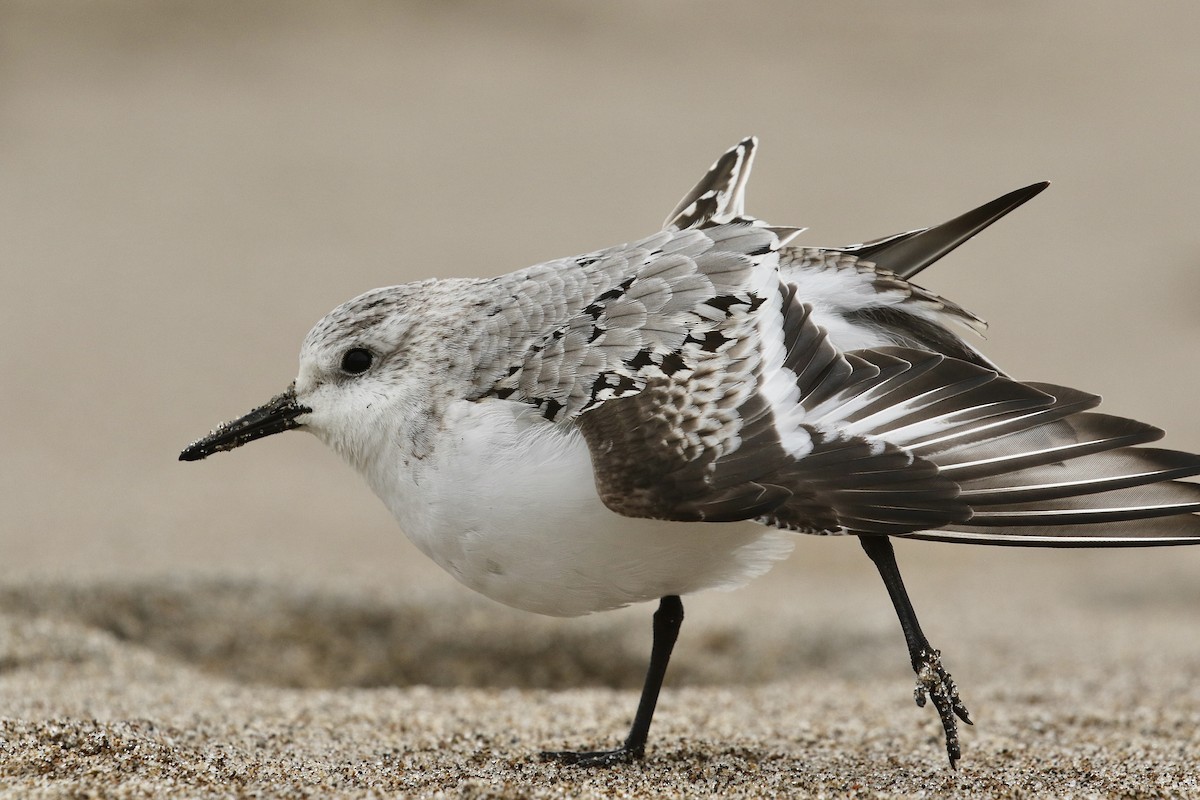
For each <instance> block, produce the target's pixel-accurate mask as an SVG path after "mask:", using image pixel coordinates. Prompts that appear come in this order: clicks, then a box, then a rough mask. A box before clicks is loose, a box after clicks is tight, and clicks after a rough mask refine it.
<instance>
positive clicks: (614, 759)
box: [541, 745, 645, 767]
mask: <svg viewBox="0 0 1200 800" xmlns="http://www.w3.org/2000/svg"><path fill="white" fill-rule="evenodd" d="M541 755H542V760H543V761H557V762H559V763H560V764H570V765H571V766H575V767H614V766H616V765H617V764H629V763H631V762H633V761H637V760H639V759H641V757H642V756H643V755H645V748H644V747H628V746H626V745H622V746H621V747H618V748H617V749H616V750H593V751H590V752H581V753H577V752H575V751H573V750H544V751H542V754H541Z"/></svg>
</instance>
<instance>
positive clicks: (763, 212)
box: [0, 0, 1200, 669]
mask: <svg viewBox="0 0 1200 800" xmlns="http://www.w3.org/2000/svg"><path fill="white" fill-rule="evenodd" d="M1198 27H1200V13H1198V12H1197V10H1196V6H1195V5H1194V4H1193V3H1189V2H1164V3H1156V4H1153V5H1152V6H1145V5H1136V4H1128V3H1122V2H1096V1H1095V0H1088V1H1087V2H1084V1H1083V0H1074V1H1070V2H1060V3H1054V4H1046V3H1037V2H1011V3H1003V4H1000V3H983V2H968V3H952V2H945V1H944V0H920V1H919V2H910V3H905V4H878V3H868V2H855V1H851V2H842V3H836V4H832V3H829V4H816V3H813V4H805V3H795V2H790V0H776V1H775V2H758V3H743V4H736V5H735V4H730V3H720V2H713V1H711V0H692V1H691V2H683V1H682V0H660V1H659V2H653V3H647V2H642V1H641V0H609V1H608V2H603V3H600V2H585V1H584V0H553V1H551V0H515V1H511V2H506V3H503V4H500V3H488V2H482V1H481V0H475V1H473V0H459V1H456V2H368V1H355V2H344V3H336V4H330V3H322V2H315V0H313V1H310V2H304V1H303V0H300V1H297V0H289V2H269V1H268V2H254V3H245V2H211V1H210V0H205V1H204V2H199V1H195V2H192V1H188V0H175V1H172V2H126V1H122V0H90V1H89V2H82V1H80V2H60V3H45V2H40V1H37V2H35V1H34V0H29V1H28V2H23V1H22V0H0V375H2V377H0V420H2V421H3V424H2V425H0V496H2V497H3V501H4V514H3V517H2V518H0V579H8V580H27V579H35V578H42V577H46V578H62V579H66V580H82V579H84V578H87V579H89V580H90V579H94V578H99V579H107V578H115V579H120V580H124V579H129V578H137V577H139V576H162V575H172V576H174V575H194V574H200V575H212V574H217V575H222V576H235V577H236V576H262V575H268V576H273V577H274V578H277V579H281V580H285V581H294V582H296V583H298V584H301V585H311V586H314V587H320V586H324V585H327V584H332V583H349V584H353V585H356V586H396V585H403V586H418V585H420V586H431V587H433V588H434V589H435V590H437V591H441V590H446V591H447V592H457V591H459V590H458V589H457V587H454V585H453V583H452V580H451V579H450V578H449V577H447V576H444V575H442V574H441V573H440V572H439V571H438V570H437V568H436V567H434V566H433V565H432V564H430V563H428V562H427V561H426V560H425V559H424V558H423V557H422V556H420V555H419V554H418V553H417V552H416V551H415V550H414V549H413V548H411V547H410V546H409V545H408V544H407V542H406V541H405V540H404V538H403V537H402V536H401V534H400V532H399V531H398V530H397V529H396V527H395V524H394V523H393V521H392V520H391V518H390V517H389V515H388V514H387V512H386V511H385V509H384V508H383V506H382V504H380V503H379V502H378V501H377V500H376V499H375V498H374V497H373V496H372V494H371V493H370V491H369V490H368V489H367V488H366V486H365V485H364V484H363V483H362V482H361V480H360V479H359V478H358V476H357V475H355V474H353V473H352V471H351V470H350V469H348V468H347V467H346V466H344V465H343V464H342V463H340V461H339V460H338V459H337V458H336V456H334V455H333V454H332V453H331V452H328V451H326V450H325V449H324V448H323V447H322V446H321V445H320V444H319V443H318V442H317V441H316V440H315V439H312V438H311V437H307V436H304V435H300V434H291V435H288V436H280V437H275V438H272V439H270V440H268V441H265V442H263V443H261V444H255V445H254V446H253V447H250V448H246V449H245V450H241V451H238V452H237V453H235V454H232V455H223V456H219V457H217V458H214V459H211V460H209V461H205V462H203V463H200V464H181V463H178V462H177V461H176V456H177V454H178V452H179V450H180V449H181V448H182V447H183V446H184V445H186V444H187V443H188V442H190V441H192V440H193V439H195V438H198V437H199V436H201V435H203V434H205V433H206V432H207V431H208V430H209V429H210V428H211V427H213V426H215V425H216V424H217V423H218V422H221V421H223V420H225V419H229V418H231V417H234V416H237V415H239V414H241V413H242V412H244V411H247V410H249V409H250V408H251V407H252V406H255V405H258V404H259V403H261V402H263V401H265V400H266V399H267V398H268V397H270V396H271V395H272V394H274V393H276V392H278V391H279V390H281V389H282V388H283V387H284V386H286V385H287V383H288V382H289V381H290V380H291V379H292V377H293V375H294V371H295V364H296V356H297V352H298V348H299V344H300V341H301V339H302V338H303V336H304V334H305V333H306V331H307V330H308V328H309V327H310V326H311V325H312V323H313V322H315V321H316V320H317V319H319V318H320V317H321V316H322V315H323V314H324V313H325V312H326V311H328V310H329V309H330V308H332V307H333V306H335V305H337V304H338V303H340V302H342V301H343V300H345V299H348V298H349V297H351V296H354V295H356V294H358V293H360V292H362V291H364V290H367V289H370V288H373V287H376V286H381V285H387V284H393V283H399V282H404V281H409V280H414V279H418V278H424V277H429V276H457V275H492V274H497V273H500V272H504V271H508V270H511V269H515V268H519V267H522V266H525V265H528V264H532V263H535V262H539V261H543V260H546V259H549V258H554V257H558V256H565V255H570V254H575V253H579V252H584V251H587V250H590V249H593V248H598V247H602V246H607V245H611V244H616V243H618V242H622V241H627V240H629V239H633V238H636V237H639V236H642V235H645V234H648V233H651V232H653V231H654V230H657V228H658V226H659V225H660V223H661V220H662V219H663V217H664V216H665V214H666V213H667V212H668V211H669V210H670V209H671V208H672V207H673V206H674V204H675V203H676V201H677V200H678V199H679V197H680V196H681V195H682V194H683V193H684V192H685V191H686V190H687V189H688V188H689V187H690V186H691V185H692V183H693V182H694V181H695V180H696V179H697V178H699V176H700V175H701V174H702V173H703V172H704V170H705V169H706V168H707V167H708V165H709V164H710V163H711V162H712V161H713V160H714V159H715V158H716V157H717V155H718V154H720V153H721V152H722V151H723V150H724V149H725V148H727V147H728V146H730V145H731V144H733V143H734V142H736V141H737V140H738V139H739V138H741V137H743V136H746V135H749V134H756V135H757V136H759V137H760V140H761V150H760V152H759V157H758V161H757V171H756V173H755V175H754V179H753V181H752V184H751V188H750V192H749V197H750V203H751V210H752V212H753V213H755V214H756V215H758V216H760V217H763V218H766V219H769V220H771V221H773V222H776V223H779V224H797V225H807V226H809V228H810V230H809V232H808V233H807V234H805V235H804V241H807V242H811V243H814V244H829V245H836V244H845V243H850V242H855V241H861V240H864V239H868V238H873V237H877V236H882V235H885V234H890V233H894V232H897V231H901V230H904V229H909V228H914V227H921V226H925V225H930V224H933V223H937V222H941V221H943V220H945V219H948V218H950V217H952V216H955V215H957V214H959V213H960V212H962V211H965V210H966V209H968V208H971V207H973V206H975V205H977V204H979V203H982V202H984V201H986V200H989V199H991V198H992V197H995V196H998V195H1000V194H1002V193H1004V192H1006V191H1008V190H1010V189H1013V188H1015V187H1018V186H1022V185H1025V184H1028V183H1031V182H1033V181H1036V180H1043V179H1048V180H1051V181H1053V183H1054V185H1053V186H1052V187H1051V189H1050V190H1049V191H1048V192H1047V193H1045V194H1044V195H1042V196H1040V197H1038V198H1037V199H1036V200H1035V201H1033V202H1032V203H1031V204H1030V205H1029V206H1027V207H1025V208H1022V209H1021V210H1020V211H1018V212H1016V213H1015V214H1014V215H1013V216H1012V217H1010V218H1008V219H1006V220H1004V222H1003V223H1002V224H1000V225H998V226H997V227H995V228H992V229H990V230H989V231H987V233H986V234H984V235H983V236H982V237H980V238H979V239H977V240H975V241H974V242H972V243H970V244H969V245H967V246H966V247H964V248H963V249H962V250H960V251H959V252H957V253H955V254H954V256H953V257H952V258H950V259H947V260H946V261H944V262H941V263H939V264H938V265H937V266H936V267H935V268H933V269H931V270H929V271H928V272H927V273H925V274H923V275H921V277H920V281H921V283H922V284H924V285H926V286H928V287H929V288H931V289H933V290H935V291H938V292H940V293H942V294H944V295H946V296H948V297H950V298H953V299H954V300H956V301H958V302H960V303H962V304H963V305H965V306H966V307H968V308H970V309H972V310H973V311H975V312H977V313H979V314H980V315H981V316H983V317H984V318H985V319H987V320H988V321H989V322H990V323H991V325H992V327H991V331H990V333H989V342H988V343H987V344H986V352H987V353H989V355H991V356H992V357H993V358H995V359H996V360H997V361H998V362H999V363H1001V364H1002V365H1004V366H1005V367H1007V368H1008V369H1009V370H1010V371H1011V372H1012V373H1014V374H1015V375H1016V376H1018V377H1024V378H1028V379H1036V380H1049V381H1054V382H1059V383H1064V384H1067V385H1072V386H1078V387H1080V388H1083V389H1087V390H1090V391H1094V392H1098V393H1101V394H1103V395H1104V396H1105V400H1106V409H1107V410H1108V411H1109V412H1111V413H1117V414H1122V415H1127V416H1132V417H1136V418H1139V419H1144V420H1147V421H1151V422H1154V423H1156V424H1158V425H1161V426H1163V427H1165V428H1166V429H1167V430H1168V432H1169V434H1168V438H1167V443H1168V445H1169V446H1173V447H1176V448H1180V449H1191V450H1196V449H1200V429H1198V428H1197V425H1196V423H1195V412H1194V405H1195V396H1196V392H1197V388H1198V378H1197V370H1196V368H1195V365H1194V359H1195V357H1196V353H1197V346H1198V345H1200V315H1198V314H1197V308H1198V306H1200V225H1198V224H1197V221H1196V220H1197V217H1198V215H1200V103H1197V102H1196V99H1197V90H1198V88H1200V50H1197V48H1196V47H1195V40H1196V35H1197V32H1198ZM900 557H901V561H902V565H906V566H907V565H912V564H916V565H917V566H915V567H912V569H916V570H917V571H918V572H919V573H920V574H922V575H925V576H926V578H925V580H926V581H927V582H926V588H925V590H924V591H923V592H922V591H915V592H914V594H918V595H920V594H924V595H925V596H926V597H928V596H930V595H933V594H935V593H936V592H937V591H938V589H935V588H933V587H935V586H937V587H943V586H944V584H941V583H936V584H935V583H932V581H941V580H943V579H944V578H946V576H949V575H956V576H959V579H960V580H962V581H965V582H967V583H968V584H970V586H972V587H973V588H974V589H976V590H985V589H987V588H988V587H991V588H992V589H994V590H995V592H996V593H997V594H1004V593H1005V592H1009V591H1012V589H1013V587H1014V584H1013V582H1012V581H1013V580H1016V579H1019V578H1020V577H1021V576H1026V575H1030V574H1036V575H1051V576H1053V575H1059V574H1062V575H1065V574H1068V573H1071V574H1074V573H1077V572H1080V571H1083V572H1087V573H1088V574H1091V575H1093V576H1094V580H1095V585H1096V587H1097V589H1098V590H1101V589H1102V588H1103V587H1104V586H1106V585H1108V583H1107V582H1111V581H1115V580H1118V579H1120V578H1121V576H1127V575H1138V576H1141V578H1140V580H1142V581H1143V583H1146V582H1148V583H1156V582H1158V580H1159V579H1158V578H1157V577H1156V576H1161V575H1168V574H1169V575H1178V576H1181V578H1182V576H1190V577H1188V578H1187V582H1188V583H1192V582H1194V576H1196V575H1200V552H1193V551H1186V552H1185V551H1179V550H1176V551H1170V552H1163V551H1158V552H1137V553H1119V554H1114V553H1093V554H1086V553H1070V554H1061V553H1056V554H1046V553H1037V552H1014V551H994V550H981V549H971V548H962V547H959V548H955V547H952V546H942V545H932V544H912V545H907V546H904V547H902V548H901V551H900ZM918 562H919V563H918ZM1043 569H1045V570H1048V571H1047V572H1045V573H1043V572H1040V571H1039V570H1043ZM818 578H819V579H821V580H829V581H831V583H830V586H832V587H837V586H840V585H843V584H841V583H839V581H842V580H843V579H844V580H853V581H862V582H863V584H864V585H869V586H870V587H871V588H870V589H869V590H865V591H869V592H870V593H871V596H872V598H873V599H875V600H878V603H879V613H880V615H881V617H880V619H881V620H887V621H886V622H882V623H881V624H887V625H894V624H895V623H894V620H890V619H888V618H890V614H891V611H890V609H889V608H888V607H887V605H886V601H885V600H884V599H883V594H882V588H881V587H877V586H875V585H874V584H875V582H876V581H877V578H876V577H875V575H874V574H873V571H872V570H871V568H870V566H869V565H868V563H867V562H866V560H865V559H863V558H862V557H861V554H860V553H859V552H858V548H857V547H856V546H854V545H853V543H851V542H844V541H832V542H831V541H828V540H823V541H818V540H813V539H808V540H805V541H802V542H800V543H799V547H798V549H797V554H796V555H795V556H794V557H793V558H792V560H791V561H790V562H789V564H788V565H787V566H785V567H782V568H780V569H778V570H776V572H775V573H773V575H772V576H771V577H770V578H769V579H767V580H766V581H765V582H763V583H761V584H760V587H759V588H758V589H756V590H754V592H755V593H749V594H746V595H744V596H745V597H746V598H747V599H746V600H745V602H747V603H750V602H756V601H754V600H753V598H755V597H757V598H759V600H760V601H761V602H763V603H772V602H774V600H775V599H776V598H786V597H791V596H792V595H789V594H787V592H790V591H792V587H793V586H795V585H797V582H798V581H799V580H800V579H803V580H804V581H807V582H810V583H811V582H812V581H814V580H818ZM917 580H920V579H917ZM1048 580H1049V582H1050V583H1053V582H1054V578H1049V579H1048ZM704 602H707V603H709V604H710V605H712V606H714V607H715V606H716V605H717V604H727V603H728V602H729V601H728V599H727V598H725V599H719V600H706V601H704ZM897 647H898V645H897ZM896 656H897V661H898V662H899V663H898V664H897V667H898V668H899V669H903V668H904V664H903V663H902V661H903V659H902V651H899V650H898V649H897V652H896Z"/></svg>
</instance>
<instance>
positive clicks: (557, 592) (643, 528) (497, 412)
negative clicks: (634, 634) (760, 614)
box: [367, 400, 792, 616]
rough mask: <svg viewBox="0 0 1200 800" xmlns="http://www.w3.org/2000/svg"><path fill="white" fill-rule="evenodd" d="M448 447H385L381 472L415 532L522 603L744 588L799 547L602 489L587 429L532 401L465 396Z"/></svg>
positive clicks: (382, 488) (768, 533)
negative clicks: (639, 514)
mask: <svg viewBox="0 0 1200 800" xmlns="http://www.w3.org/2000/svg"><path fill="white" fill-rule="evenodd" d="M444 421H445V427H444V429H443V431H442V432H441V433H440V435H439V441H438V444H437V447H436V450H435V452H434V453H433V455H431V456H430V457H428V458H426V459H423V460H421V461H418V462H414V463H413V464H412V470H411V471H409V470H408V469H406V468H404V467H402V466H400V464H401V459H400V458H398V457H395V456H396V455H398V454H393V457H384V458H382V459H380V460H379V461H378V462H376V463H375V464H374V465H371V466H369V467H368V470H367V471H368V476H367V477H368V480H369V482H370V483H371V484H372V487H373V488H374V489H375V491H376V493H377V494H378V495H379V496H380V497H381V498H382V499H383V500H384V502H385V503H387V505H388V507H389V508H390V509H391V511H392V513H393V514H394V515H395V516H396V518H397V520H399V522H400V524H401V527H402V528H403V529H404V531H405V533H406V534H408V536H409V538H410V539H412V541H413V542H414V543H415V544H416V545H417V546H418V547H419V548H421V550H422V551H424V552H425V553H426V554H427V555H429V557H430V558H432V559H433V560H434V561H436V562H437V563H438V564H440V565H441V566H442V567H443V568H444V569H446V570H447V571H448V572H449V573H450V574H451V575H453V576H454V577H455V578H457V579H458V580H460V581H461V582H462V583H464V584H466V585H467V586H469V587H471V588H472V589H475V590H476V591H478V592H481V593H483V594H485V595H487V596H488V597H490V598H492V599H494V600H497V601H499V602H501V603H505V604H507V605H510V606H514V607H516V608H521V609H524V610H527V611H534V612H537V613H541V614H549V615H553V616H576V615H579V614H587V613H589V612H592V611H602V610H606V609H611V608H617V607H620V606H624V605H627V604H629V603H636V602H641V601H646V600H654V599H657V598H659V597H662V596H664V595H669V594H687V593H690V592H695V591H699V590H701V589H709V588H735V587H737V586H741V585H742V584H744V583H745V582H747V581H749V580H750V579H751V578H754V577H757V576H758V575H761V574H762V573H764V572H766V571H767V570H768V569H769V568H770V566H771V564H772V563H773V562H775V561H777V560H778V559H780V558H783V557H785V556H786V555H787V554H788V553H789V552H790V551H791V548H792V535H791V534H788V533H786V532H782V531H777V530H774V529H771V528H765V527H763V526H760V525H757V524H755V523H751V522H745V523H735V524H729V523H726V524H702V523H679V522H662V521H656V520H644V519H631V518H628V517H623V516H620V515H618V514H616V513H614V512H612V511H610V510H609V509H608V508H607V507H605V506H604V504H603V503H602V502H601V501H600V498H599V496H598V495H597V494H596V490H595V484H594V481H593V477H592V467H591V459H590V457H589V455H588V450H587V446H586V444H585V443H584V441H583V438H582V436H580V435H579V434H578V433H574V432H564V430H563V429H561V428H559V427H557V426H554V425H552V424H550V423H548V422H546V421H545V420H544V419H543V418H542V417H540V416H538V415H537V414H536V413H535V412H533V411H532V410H531V409H529V408H528V407H527V406H524V405H522V404H519V403H514V402H509V401H506V400H487V401H482V402H466V401H458V402H456V403H454V404H453V405H451V406H450V407H449V408H448V409H447V410H446V416H445V420H444Z"/></svg>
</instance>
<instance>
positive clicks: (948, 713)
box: [913, 648, 974, 769]
mask: <svg viewBox="0 0 1200 800" xmlns="http://www.w3.org/2000/svg"><path fill="white" fill-rule="evenodd" d="M913 669H914V670H916V673H917V688H916V689H914V690H913V699H914V700H916V701H917V705H918V706H920V707H921V708H924V707H925V698H926V696H928V697H929V698H930V699H932V700H933V707H934V708H936V709H937V712H938V716H939V717H941V719H942V729H943V730H945V732H946V755H948V756H949V757H950V768H951V769H957V768H958V759H959V758H960V757H961V755H962V751H961V750H960V749H959V746H958V723H957V722H955V719H954V718H955V717H958V718H959V719H961V720H962V721H963V722H965V723H967V724H968V725H973V724H974V723H973V722H971V713H970V712H969V711H967V707H966V706H965V705H963V702H962V700H960V699H959V697H958V687H957V686H955V685H954V679H953V678H951V677H950V673H949V672H946V670H945V668H944V667H943V666H942V654H941V652H940V651H938V650H933V649H930V648H925V649H922V650H921V651H920V652H919V653H918V654H917V657H916V658H915V659H914V660H913Z"/></svg>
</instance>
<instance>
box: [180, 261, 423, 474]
mask: <svg viewBox="0 0 1200 800" xmlns="http://www.w3.org/2000/svg"><path fill="white" fill-rule="evenodd" d="M421 288H422V285H421V284H409V285H404V286H392V287H388V288H385V289H376V290H374V291H371V292H367V293H366V294H363V295H360V296H359V297H356V298H354V299H353V300H350V301H349V302H347V303H343V304H342V305H341V306H338V307H337V308H336V309H334V310H333V311H331V312H330V313H329V314H327V315H326V316H325V317H324V318H323V319H322V320H321V321H320V322H318V323H317V324H316V325H314V326H313V328H312V330H311V331H309V333H308V336H306V337H305V339H304V344H303V346H302V347H301V349H300V369H299V372H298V373H297V376H296V379H295V380H294V381H293V382H292V384H291V385H290V386H289V387H288V388H287V389H285V390H284V391H283V392H281V393H280V394H278V395H276V396H275V397H273V398H271V399H270V400H268V401H267V402H266V403H265V404H264V405H261V406H259V407H258V408H255V409H254V410H252V411H250V412H249V413H247V414H245V415H243V416H241V417H239V418H237V419H235V420H232V421H230V422H226V423H224V424H223V425H220V426H219V427H218V428H217V429H216V430H214V431H213V432H211V433H210V434H209V435H208V436H206V437H204V438H203V439H200V440H198V441H196V442H193V443H192V444H191V445H189V446H188V447H187V448H186V449H184V451H183V452H182V453H180V455H179V459H180V460H181V461H198V460H200V459H202V458H206V457H207V456H210V455H212V454H213V453H219V452H222V451H225V450H232V449H234V448H236V447H240V446H242V445H243V444H246V443H247V442H252V441H254V440H255V439H261V438H263V437H265V436H270V435H272V434H275V433H282V432H283V431H288V430H297V429H299V430H306V431H309V432H310V433H313V434H315V435H316V436H317V437H318V438H320V439H321V440H322V441H324V442H325V443H326V444H328V445H330V446H331V447H332V448H333V449H334V450H336V451H338V452H339V453H341V454H342V455H343V456H344V457H346V458H347V460H349V461H351V462H352V463H355V464H356V465H358V466H362V463H363V461H364V459H366V458H367V457H369V456H370V455H371V453H372V451H373V449H374V448H375V446H376V445H377V444H378V440H379V439H380V437H383V436H386V435H387V431H388V429H389V426H387V425H386V419H385V418H386V417H387V415H389V414H395V415H398V416H399V415H402V414H403V413H404V411H405V409H406V408H415V407H417V406H418V405H420V400H421V398H420V397H419V396H418V395H419V394H420V393H421V391H422V388H421V387H423V386H424V385H425V384H426V382H425V381H423V380H420V379H419V376H418V378H414V377H413V375H412V371H413V370H412V366H413V365H412V364H411V361H412V358H411V354H412V353H413V352H414V348H413V347H412V346H411V345H412V344H413V339H414V338H415V337H419V336H420V335H421V334H422V331H423V329H424V326H423V325H422V317H423V314H422V308H421V292H420V289H421ZM418 371H422V372H423V371H427V370H418Z"/></svg>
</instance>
